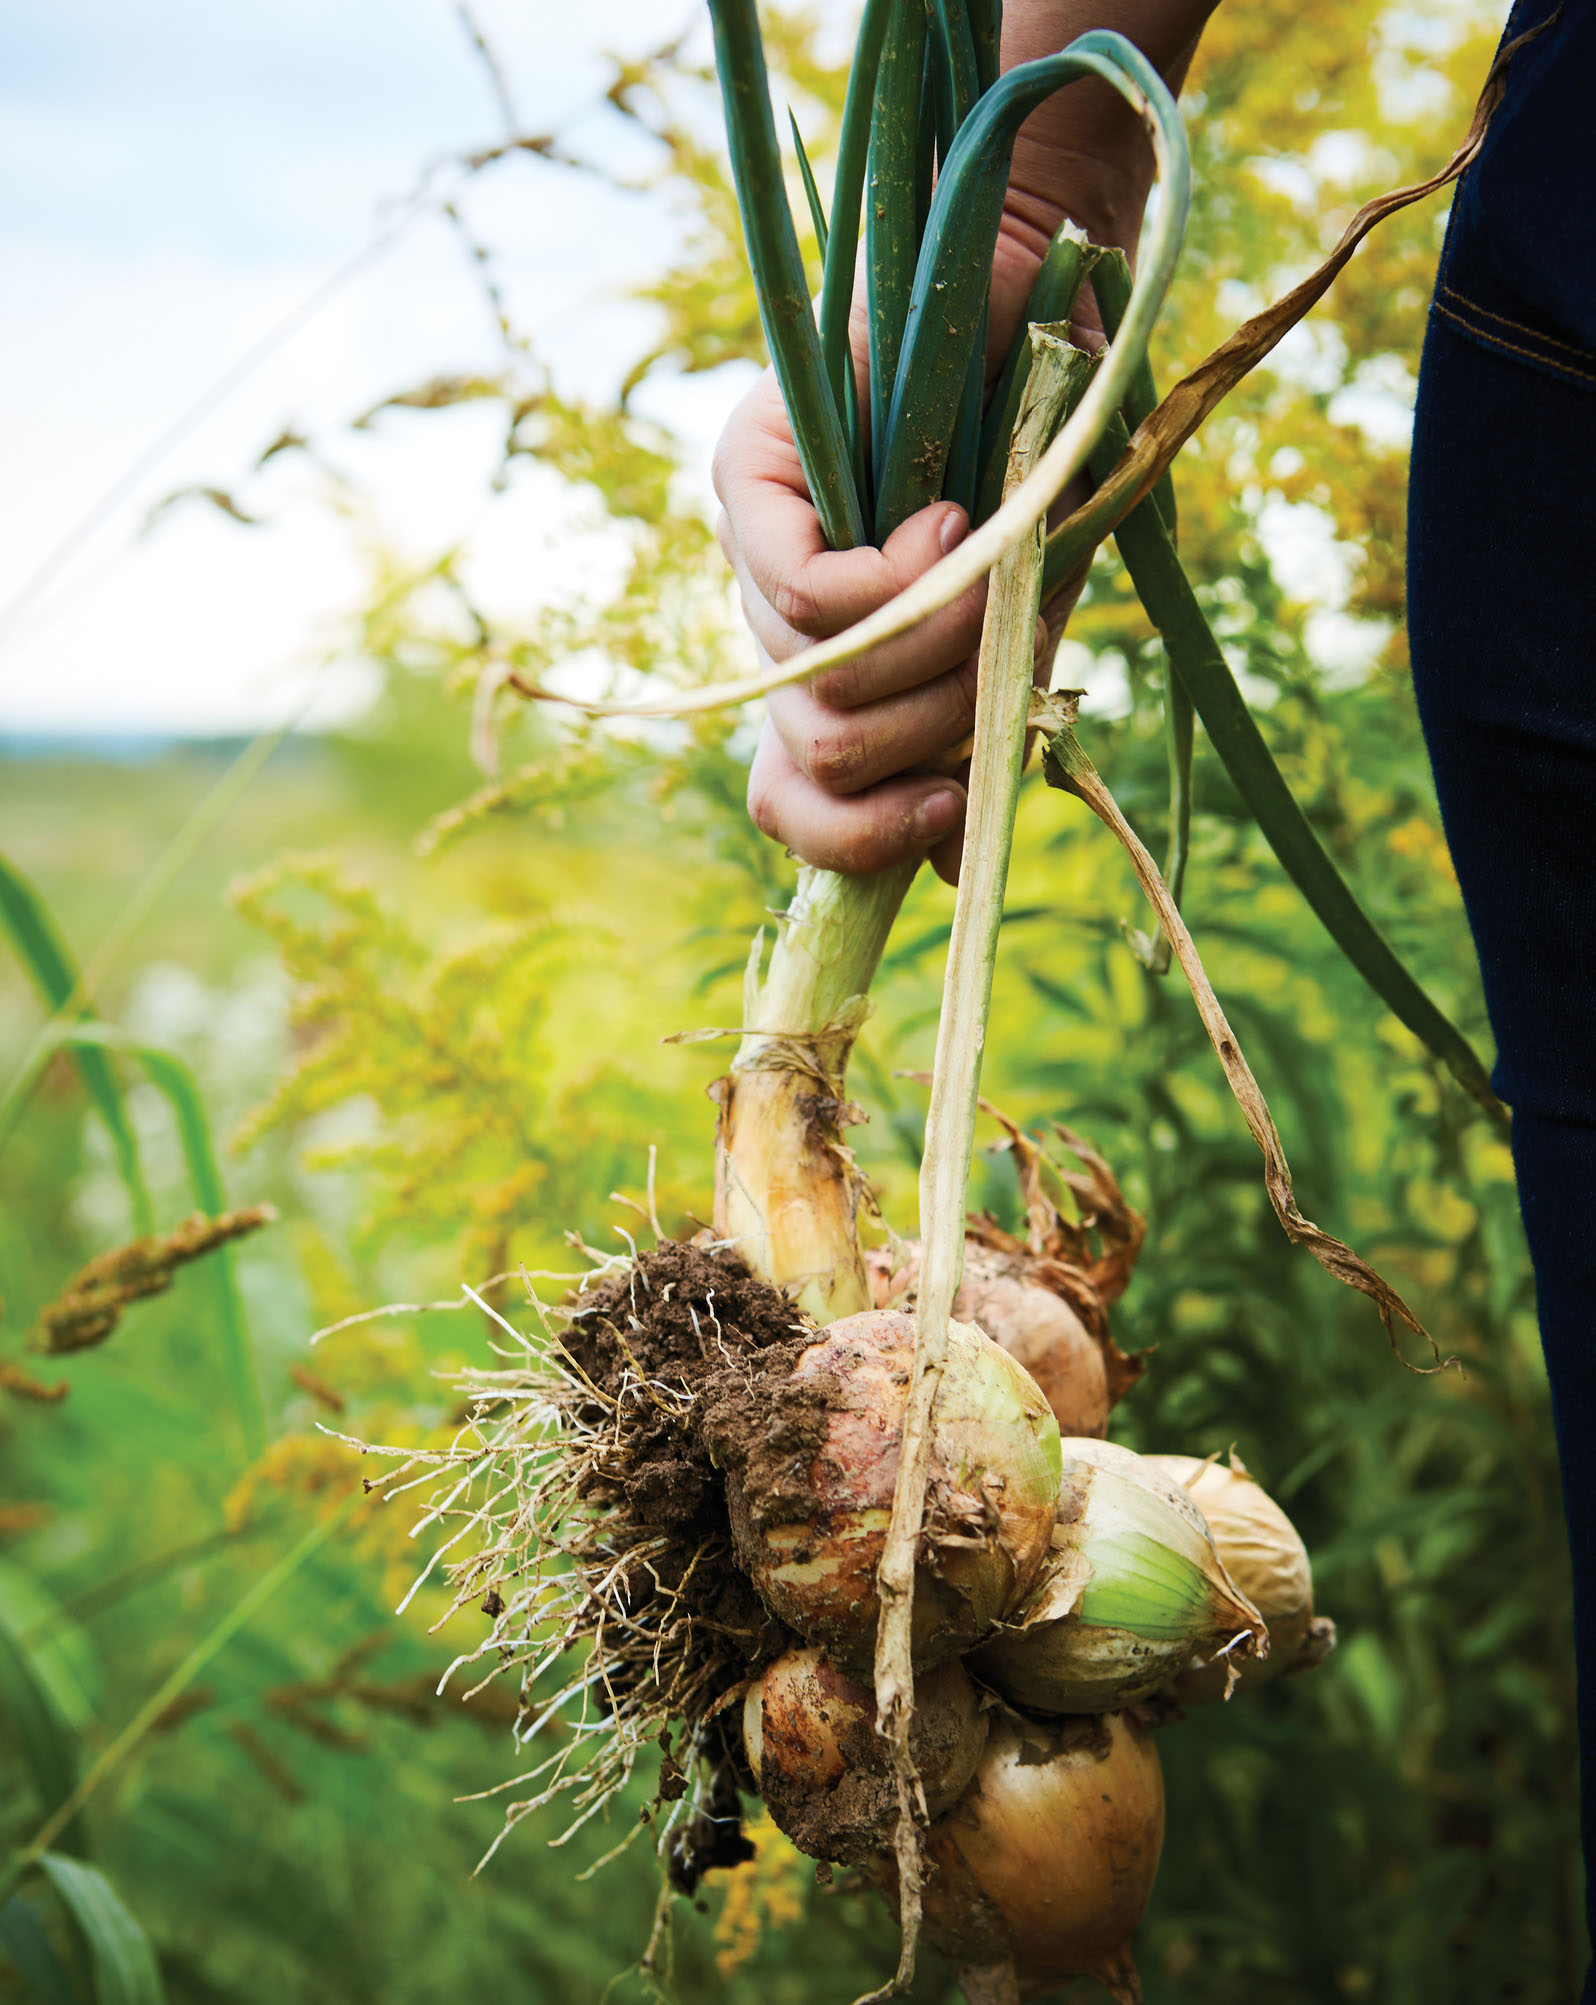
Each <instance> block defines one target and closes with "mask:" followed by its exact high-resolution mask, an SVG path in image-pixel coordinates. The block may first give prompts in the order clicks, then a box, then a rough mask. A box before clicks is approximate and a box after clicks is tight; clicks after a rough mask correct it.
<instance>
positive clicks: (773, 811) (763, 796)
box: [748, 765, 780, 836]
mask: <svg viewBox="0 0 1596 2005" xmlns="http://www.w3.org/2000/svg"><path fill="white" fill-rule="evenodd" d="M778 817H779V803H778V796H777V790H776V788H775V787H773V786H772V785H771V783H770V777H769V775H768V774H767V773H765V772H762V771H761V769H760V767H759V766H758V765H755V767H754V768H753V770H752V772H750V773H749V775H748V819H749V820H750V821H751V822H752V823H753V825H754V827H755V828H757V829H758V830H759V832H760V834H761V835H769V836H775V835H778V834H779V833H780V831H779V829H778V828H777V821H778Z"/></svg>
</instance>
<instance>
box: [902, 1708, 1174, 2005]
mask: <svg viewBox="0 0 1596 2005" xmlns="http://www.w3.org/2000/svg"><path fill="white" fill-rule="evenodd" d="M1163 1842H1164V1783H1163V1776H1162V1773H1161V1771H1160V1768H1159V1763H1158V1751H1157V1749H1156V1748H1155V1747H1154V1746H1153V1742H1152V1739H1151V1737H1150V1735H1149V1734H1148V1733H1147V1732H1146V1730H1145V1729H1144V1728H1142V1727H1140V1726H1138V1725H1137V1724H1136V1723H1135V1722H1134V1721H1133V1720H1131V1719H1129V1718H1128V1717H1127V1716H1125V1715H1124V1714H1111V1715H1108V1716H1106V1717H1102V1718H1098V1719H1091V1720H1063V1721H1053V1722H1048V1723H1047V1724H1042V1723H1040V1722H1037V1721H1034V1720H1022V1719H1019V1718H1017V1717H1016V1716H1015V1715H1014V1714H1012V1713H1008V1712H1000V1713H998V1714H997V1715H996V1716H995V1717H994V1719H993V1722H992V1726H991V1730H990V1733H989V1734H988V1737H987V1744H986V1751H985V1753H984V1754H983V1755H982V1756H981V1761H980V1766H979V1767H978V1768H977V1769H976V1772H975V1780H974V1781H973V1782H972V1783H971V1784H970V1787H969V1788H968V1789H967V1790H966V1791H965V1793H964V1795H963V1797H962V1798H961V1799H960V1800H959V1802H958V1803H957V1804H956V1805H955V1806H954V1808H953V1809H952V1810H950V1811H949V1812H948V1813H947V1815H946V1816H945V1817H942V1818H939V1819H938V1821H937V1822H936V1823H934V1824H933V1825H932V1826H931V1827H930V1829H929V1830H928V1831H927V1833H926V1837H925V1849H926V1854H927V1861H928V1865H929V1868H930V1870H929V1872H928V1874H927V1878H926V1885H925V1893H924V1902H925V1907H924V1914H925V1930H926V1936H927V1939H928V1940H929V1941H930V1942H931V1943H932V1944H933V1945H934V1947H936V1948H937V1949H939V1950H940V1951H942V1952H943V1953H944V1954H945V1955H947V1956H948V1957H950V1958H951V1959H952V1960H953V1962H954V1963H955V1964H956V1965H957V1966H958V1967H959V1969H960V1981H961V1983H962V1984H963V1985H964V1988H965V1993H966V1996H967V1997H969V1998H970V1999H971V2000H972V2001H974V2000H980V1999H987V1998H994V1999H995V1998H1001V1997H1003V1996H1004V1994H1005V1991H1007V1994H1008V1995H1009V1996H1010V1997H1012V1996H1015V1995H1016V1994H1018V1995H1030V1994H1033V1993H1036V1992H1041V1991H1052V1990H1054V1989H1055V1988H1057V1987H1059V1986H1062V1985H1064V1984H1066V1983H1068V1982H1069V1981H1070V1980H1071V1979H1072V1978H1075V1977H1095V1978H1096V1979H1097V1981H1098V1982H1099V1983H1100V1984H1102V1985H1103V1986H1104V1987H1105V1988H1106V1989H1107V1990H1108V1991H1109V1992H1111V1993H1112V1994H1113V1996H1114V1997H1115V1998H1116V1999H1119V2000H1120V2001H1121V2005H1137V2001H1139V2000H1140V1998H1141V1995H1142V1994H1141V1987H1140V1985H1139V1983H1138V1982H1137V1978H1136V1966H1135V1964H1134V1963H1133V1962H1132V1960H1131V1953H1130V1945H1131V1937H1132V1935H1133V1934H1134V1932H1135V1929H1136V1924H1137V1923H1138V1922H1139V1921H1140V1920H1141V1917H1142V1911H1143V1909H1144V1908H1145V1907H1146V1906H1147V1900H1148V1896H1149V1895H1150V1894H1151V1892H1152V1889H1153V1878H1154V1875H1155V1874H1156V1873H1157V1871H1158V1855H1159V1852H1160V1851H1161V1849H1162V1847H1163ZM880 1877H881V1878H882V1879H883V1881H885V1882H887V1883H890V1878H891V1874H890V1869H885V1870H883V1871H882V1873H881V1874H880ZM1015 1980H1017V1984H1016V1982H1015Z"/></svg>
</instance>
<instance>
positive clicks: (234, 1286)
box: [44, 1023, 266, 1461]
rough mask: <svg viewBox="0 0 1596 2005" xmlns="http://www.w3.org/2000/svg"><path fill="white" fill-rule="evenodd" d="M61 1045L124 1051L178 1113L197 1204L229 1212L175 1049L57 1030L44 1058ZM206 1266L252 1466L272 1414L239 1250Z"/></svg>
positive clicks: (201, 1110) (120, 1036) (198, 1107)
mask: <svg viewBox="0 0 1596 2005" xmlns="http://www.w3.org/2000/svg"><path fill="white" fill-rule="evenodd" d="M60 1046H65V1047H67V1048H68V1049H71V1050H96V1051H100V1052H102V1053H103V1052H107V1051H123V1052H126V1053H127V1055H128V1056H129V1057H130V1058H133V1059H136V1060H137V1061H138V1063H139V1064H140V1065H142V1066H143V1068H144V1070H145V1072H146V1073H147V1074H148V1075H149V1078H150V1082H151V1084H152V1085H154V1086H155V1087H156V1088H157V1089H158V1090H159V1092H160V1093H161V1094H162V1096H163V1097H164V1098H165V1100H166V1102H167V1104H168V1105H169V1106H170V1107H171V1109H172V1115H173V1118H174V1119H175V1121H176V1123H177V1133H178V1140H179V1142H180V1143H181V1145H182V1150H183V1161H184V1165H185V1167H186V1168H187V1170H188V1177H189V1185H190V1188H191V1189H192V1191H193V1193H194V1202H195V1204H196V1205H197V1206H198V1208H199V1209H200V1210H201V1211H203V1212H205V1213H206V1214H207V1215H208V1216H209V1217H212V1218H215V1217H217V1216H219V1215H220V1214H221V1213H222V1212H224V1211H226V1210H227V1188H226V1185H225V1184H224V1183H223V1181H222V1173H221V1167H220V1165H219V1164H218V1162H217V1160H216V1146H215V1143H214V1142H213V1140H212V1138H211V1129H210V1122H209V1121H208V1120H207V1119H206V1115H205V1103H204V1101H203V1100H202V1099H201V1098H200V1091H199V1087H198V1085H197V1084H196V1083H195V1079H194V1075H193V1073H192V1072H190V1071H189V1069H188V1067H187V1066H186V1065H185V1064H184V1063H183V1061H182V1060H181V1059H180V1058H174V1057H173V1055H172V1054H171V1052H169V1051H161V1050H159V1049H158V1048H157V1047H156V1046H154V1045H150V1044H140V1043H139V1042H138V1041H137V1040H136V1039H135V1038H131V1037H129V1036H128V1035H127V1033H126V1032H125V1031H121V1030H118V1029H116V1027H115V1026H114V1025H112V1024H105V1023H78V1024H63V1025H60V1026H58V1027H57V1029H56V1030H55V1031H54V1033H53V1034H52V1036H51V1039H50V1042H49V1044H48V1045H47V1046H46V1049H45V1053H44V1056H45V1057H46V1058H47V1057H48V1055H49V1052H50V1050H51V1049H54V1048H56V1047H60ZM207 1266H208V1269H209V1285H210V1287H211V1290H212V1298H213V1301H214V1304H215V1310H216V1322H217V1328H218V1330H219V1332H220V1334H221V1340H222V1360H223V1364H224V1366H225V1368H226V1371H227V1376H228V1381H229V1384H230V1386H231V1389H232V1394H233V1403H234V1406H235V1408H236V1410H237V1413H238V1420H239V1425H240V1428H241V1429H242V1431H243V1436H244V1448H245V1453H246V1455H247V1457H248V1459H249V1460H250V1461H253V1460H254V1459H255V1458H256V1457H257V1456H258V1455H259V1454H260V1453H261V1451H262V1450H263V1449H264V1448H265V1446H266V1416H265V1409H264V1407H263V1406H262V1403H261V1395H260V1384H259V1381H258V1380H257V1378H256V1376H255V1360H254V1354H253V1352H252V1351H251V1349H250V1342H249V1329H248V1325H247V1324H246V1322H245V1318H244V1304H243V1300H242V1298H241V1297H240V1295H239V1292H238V1277H237V1273H236V1271H235V1269H234V1265H233V1252H232V1248H231V1247H228V1246H219V1247H217V1248H216V1250H215V1251H214V1252H213V1253H211V1254H209V1255H208V1256H207Z"/></svg>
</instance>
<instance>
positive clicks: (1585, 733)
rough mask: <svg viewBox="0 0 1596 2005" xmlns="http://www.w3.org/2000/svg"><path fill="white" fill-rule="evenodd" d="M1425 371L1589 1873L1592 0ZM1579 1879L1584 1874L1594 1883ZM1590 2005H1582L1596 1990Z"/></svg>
mask: <svg viewBox="0 0 1596 2005" xmlns="http://www.w3.org/2000/svg"><path fill="white" fill-rule="evenodd" d="M1536 27H1539V28H1540V30H1541V32H1540V33H1539V34H1538V35H1537V36H1536V37H1535V38H1534V39H1533V40H1532V41H1529V42H1528V43H1526V44H1524V45H1523V46H1521V47H1520V48H1519V49H1517V50H1516V51H1515V52H1514V54H1513V56H1512V59H1511V62H1510V65H1509V68H1508V73H1507V85H1506V95H1505V97H1504V99H1503V101H1502V103H1501V105H1500V106H1499V107H1498V109H1497V112H1496V114H1495V116H1494V118H1493V119H1492V122H1491V126H1490V129H1489V131H1488V133H1487V137H1486V142H1485V145H1484V147H1483V149H1482V151H1481V154H1480V156H1479V158H1478V159H1477V160H1476V161H1475V162H1474V163H1473V165H1472V166H1470V168H1469V169H1468V171H1467V173H1466V174H1465V175H1464V176H1463V178H1462V181H1461V182H1460V183H1459V185H1458V188H1457V191H1456V197H1455V200H1454V203H1453V208H1452V217H1451V222H1450V224H1449V226H1448V230H1447V239H1446V248H1445V250H1444V252H1443V254H1442V258H1441V268H1440V272H1439V275H1438V277H1437V281H1436V290H1435V298H1434V303H1433V305H1432V307H1431V311H1430V324H1429V331H1428V334H1427V336H1426V339H1425V346H1424V357H1423V362H1422V365H1421V368H1420V373H1419V397H1418V409H1417V412H1416V414H1415V420H1414V433H1413V465H1412V480H1411V486H1410V490H1409V556H1408V611H1409V624H1410V632H1411V642H1412V653H1413V675H1414V683H1415V687H1416V690H1417V694H1418V701H1419V710H1420V715H1421V717H1422V720H1423V724H1424V731H1425V736H1426V739H1427V741H1428V744H1429V749H1430V757H1431V760H1432V762H1433V764H1434V767H1435V778H1436V786H1437V789H1438V791H1439V795H1440V803H1441V814H1442V819H1443V821H1444V822H1445V826H1446V833H1447V840H1448V842H1449V844H1450V845H1451V850H1452V856H1453V859H1454V861H1455V863H1456V865H1457V873H1458V878H1459V881H1460V883H1461V885H1462V889H1463V898H1464V902H1465V904H1466V906H1467V908H1468V916H1469V923H1470V925H1471V926H1472V928H1473V931H1474V939H1475V943H1476V946H1477V947H1478V950H1479V956H1480V966H1481V969H1482V971H1483V974H1484V980H1485V995H1486V1001H1487V1003H1488V1005H1489V1008H1490V1013H1491V1023H1492V1028H1493V1030H1494V1032H1495V1036H1496V1043H1497V1050H1498V1054H1499V1055H1498V1060H1497V1066H1496V1073H1495V1083H1496V1088H1497V1091H1498V1092H1499V1093H1500V1094H1501V1096H1502V1098H1503V1099H1504V1100H1506V1101H1507V1102H1509V1104H1510V1105H1511V1106H1512V1109H1513V1154H1514V1158H1515V1162H1516V1165H1517V1170H1518V1181H1519V1199H1520V1203H1521V1205H1522V1208H1523V1213H1524V1223H1525V1227H1526V1229H1527V1232H1528V1235H1529V1243H1530V1252H1531V1255H1532V1258H1533V1260H1534V1263H1535V1278H1536V1288H1537V1295H1538V1301H1539V1312H1540V1324H1541V1336H1542V1342H1543V1344H1544V1347H1545V1352H1546V1367H1547V1372H1548V1375H1549V1377H1550V1381H1551V1389H1552V1400H1553V1414H1554V1422H1555V1426H1556V1430H1557V1439H1558V1448H1559V1452H1560V1454H1561V1457H1562V1470H1563V1494H1564V1503H1565V1506H1566V1510H1567V1515H1568V1533H1569V1545H1570V1550H1571V1552H1572V1556H1573V1563H1574V1618H1575V1632H1576V1650H1577V1655H1578V1669H1579V1694H1580V1696H1579V1728H1580V1742H1581V1746H1582V1749H1583V1750H1584V1762H1583V1805H1584V1822H1583V1829H1584V1837H1585V1857H1586V1862H1587V1873H1588V1871H1589V1867H1590V1865H1591V1863H1592V1862H1596V171H1593V160H1596V154H1593V151H1592V146H1591V125H1592V121H1593V119H1596V0H1564V4H1563V5H1562V6H1557V5H1554V4H1553V0H1519V4H1518V5H1517V6H1516V7H1515V8H1514V10H1513V14H1512V17H1511V19H1510V20H1509V22H1508V29H1507V35H1506V37H1505V38H1504V46H1505V45H1506V43H1507V42H1511V41H1512V40H1513V39H1514V38H1515V37H1516V36H1518V35H1521V34H1523V33H1525V31H1526V30H1529V29H1531V28H1536ZM1588 1885H1589V1880H1588V1878H1587V1886H1588ZM1584 1997H1585V1999H1586V2000H1587V2001H1591V2000H1596V1979H1593V1978H1588V1979H1587V1982H1586V1987H1585V1992H1584Z"/></svg>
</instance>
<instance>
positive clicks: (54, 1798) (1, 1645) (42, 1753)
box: [0, 1612, 89, 1852]
mask: <svg viewBox="0 0 1596 2005" xmlns="http://www.w3.org/2000/svg"><path fill="white" fill-rule="evenodd" d="M0 1708H3V1709H4V1712H5V1714H6V1716H7V1718H8V1719H9V1720H10V1721H11V1724H12V1726H13V1728H14V1729H15V1733H14V1735H13V1739H14V1741H15V1743H16V1745H17V1746H18V1747H19V1748H20V1749H21V1752H22V1759H23V1762H24V1763H25V1765H26V1767H27V1770H28V1776H29V1779H30V1780H31V1782H32V1783H33V1788H34V1793H35V1794H36V1795H37V1797H38V1799H39V1803H40V1806H41V1808H48V1807H50V1806H51V1805H53V1804H56V1803H61V1802H64V1801H65V1800H66V1798H67V1797H68V1796H70V1795H71V1793H72V1789H73V1785H74V1784H75V1783H76V1781H77V1779H78V1737H77V1735H76V1734H75V1733H74V1732H73V1730H72V1728H71V1727H70V1726H69V1725H68V1723H67V1722H66V1720H64V1719H63V1718H62V1716H61V1712H60V1709H59V1708H58V1707H57V1705H56V1703H55V1701H54V1699H52V1698H51V1696H50V1693H49V1691H48V1690H47V1689H46V1686H45V1683H44V1680H43V1679H42V1678H41V1677H40V1676H39V1674H38V1672H37V1671H36V1670H35V1669H34V1666H33V1662H32V1659H31V1657H30V1656H29V1653H28V1651H27V1650H26V1649H25V1647H24V1646H23V1643H22V1639H21V1638H20V1637H19V1636H18V1635H17V1634H16V1632H15V1630H14V1629H13V1628H12V1627H11V1625H10V1623H9V1622H8V1621H7V1619H6V1617H5V1615H4V1613H3V1612H0ZM61 1835H62V1843H63V1844H64V1845H65V1847H66V1849H67V1850H68V1851H70V1852H87V1851H88V1849H89V1839H88V1833H87V1831H85V1829H84V1828H83V1820H82V1818H81V1817H74V1818H73V1819H72V1821H71V1823H70V1825H68V1826H67V1827H66V1828H65V1829H64V1830H63V1832H62V1834H61Z"/></svg>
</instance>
